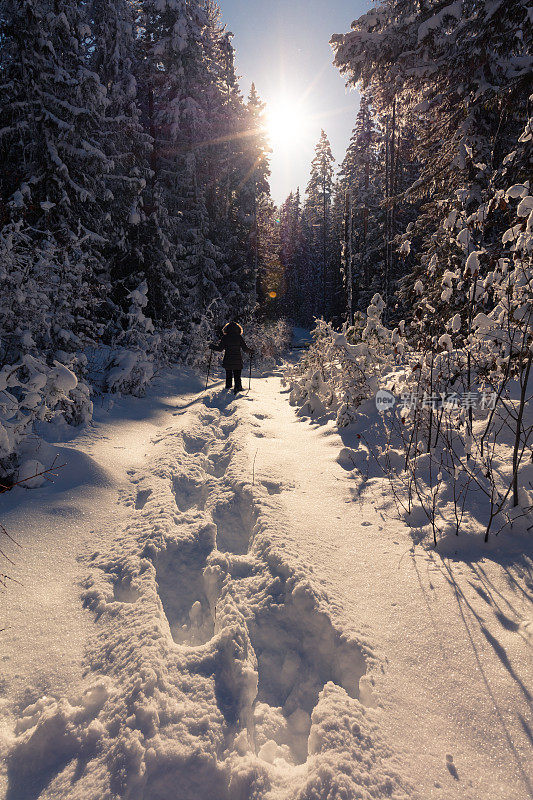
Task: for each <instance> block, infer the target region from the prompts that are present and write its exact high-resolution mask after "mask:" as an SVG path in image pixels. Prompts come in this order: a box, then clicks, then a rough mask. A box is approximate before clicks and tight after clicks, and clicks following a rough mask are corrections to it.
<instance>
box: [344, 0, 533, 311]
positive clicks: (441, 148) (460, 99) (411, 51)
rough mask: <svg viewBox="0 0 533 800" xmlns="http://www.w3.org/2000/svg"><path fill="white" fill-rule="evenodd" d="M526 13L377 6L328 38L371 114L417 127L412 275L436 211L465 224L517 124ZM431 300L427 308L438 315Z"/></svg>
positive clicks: (433, 248)
mask: <svg viewBox="0 0 533 800" xmlns="http://www.w3.org/2000/svg"><path fill="white" fill-rule="evenodd" d="M527 7H528V3H527V1H526V0H510V2H507V3H503V4H499V5H498V6H497V13H496V9H495V6H494V4H493V3H492V2H488V0H462V2H457V3H453V4H449V3H446V2H442V0H438V1H436V2H424V3H423V4H414V3H412V2H411V0H386V1H385V2H382V3H380V5H379V6H377V7H376V8H375V9H373V10H372V11H370V12H368V13H367V14H365V15H363V16H362V17H361V18H360V19H359V20H357V21H356V22H355V23H354V25H353V30H352V31H351V32H350V33H348V34H346V35H344V36H337V37H334V39H333V44H334V47H335V48H336V51H337V53H336V63H337V65H338V66H339V68H340V69H341V70H342V71H343V72H344V73H345V74H347V75H348V77H349V80H350V81H351V82H358V81H361V82H362V84H363V85H364V86H369V87H371V89H372V95H373V99H374V103H375V105H376V108H377V111H378V114H379V115H380V116H381V117H382V118H384V119H385V118H386V117H387V116H389V117H390V116H391V114H392V113H393V111H394V113H395V115H396V119H397V120H400V121H401V122H403V121H404V120H407V119H411V121H412V123H413V124H415V125H416V127H417V136H416V141H415V147H416V156H417V159H418V160H419V162H420V164H421V175H420V178H419V179H418V180H416V181H415V182H414V184H413V185H412V187H411V189H410V190H409V193H410V195H411V196H413V197H419V198H426V200H427V205H426V208H425V209H424V210H423V213H422V214H421V216H420V218H419V221H418V222H417V224H416V225H415V226H414V228H413V229H412V231H411V239H409V240H406V242H407V241H409V242H410V245H408V244H407V243H406V246H405V247H406V249H407V247H408V246H411V248H413V244H414V243H415V242H416V241H417V240H418V241H420V245H419V247H420V251H419V252H418V253H414V254H413V255H414V256H415V258H417V260H418V263H419V265H420V266H419V272H420V273H422V272H423V271H425V270H426V269H427V268H428V265H429V263H430V261H431V259H432V257H433V255H435V253H436V252H437V251H441V250H443V249H445V246H446V242H445V241H444V243H443V246H442V247H441V244H442V241H441V240H442V236H441V235H440V234H438V232H437V229H438V228H439V224H438V221H439V220H440V219H441V218H442V212H443V210H447V211H448V212H452V211H454V210H456V209H457V206H458V205H461V206H462V207H463V209H464V212H465V214H467V215H468V213H469V212H470V210H471V208H472V207H474V206H475V205H476V203H477V204H478V205H479V202H480V201H482V200H483V198H484V194H485V193H486V191H487V189H488V187H489V186H490V183H491V181H492V178H493V175H494V172H495V171H496V170H497V169H498V167H499V166H500V165H501V162H502V159H503V157H504V156H505V154H506V153H507V152H508V151H509V147H508V144H509V143H510V142H512V141H514V140H515V138H516V135H517V132H518V131H519V130H520V127H521V125H522V124H523V121H524V120H523V118H521V117H522V109H523V107H524V106H523V102H522V101H523V100H524V97H525V93H526V92H527V89H528V76H529V74H530V70H531V55H530V53H531V24H530V22H529V21H528V8H527ZM436 220H437V224H436ZM493 233H494V234H496V231H494V232H493ZM495 238H498V237H497V236H496V235H495ZM444 239H445V237H444ZM439 254H440V252H439ZM447 259H448V254H446V255H444V257H442V255H441V258H440V260H438V269H437V272H436V273H435V274H438V275H442V274H443V271H444V270H445V269H446V268H447V266H448V264H447ZM433 263H434V266H435V265H436V262H433ZM418 277H419V275H418V274H415V276H414V278H413V280H412V281H411V286H412V285H413V284H414V283H415V281H416V279H417V278H418ZM412 298H413V295H411V300H412ZM437 299H438V298H437V297H432V298H431V305H432V307H433V308H435V309H437V310H438V304H437V305H435V303H434V302H433V301H434V300H435V301H436V300H437ZM408 302H409V299H408Z"/></svg>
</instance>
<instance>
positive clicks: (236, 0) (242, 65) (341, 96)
mask: <svg viewBox="0 0 533 800" xmlns="http://www.w3.org/2000/svg"><path fill="white" fill-rule="evenodd" d="M220 6H221V10H222V17H223V20H224V22H225V23H226V26H227V28H228V30H231V31H232V32H233V33H234V35H235V38H234V40H233V44H234V46H235V49H236V53H237V71H238V74H239V75H240V76H241V87H242V90H243V93H244V94H245V95H247V94H248V92H249V89H250V84H251V82H252V81H254V82H255V84H256V87H257V89H258V91H259V93H260V95H261V97H262V98H263V100H265V101H266V102H267V103H268V104H269V105H270V106H271V107H272V108H273V109H275V108H276V107H279V102H280V99H281V98H282V97H285V106H284V107H283V108H281V109H279V108H278V117H279V116H280V115H281V117H282V119H283V117H284V116H285V113H286V111H287V112H288V116H289V117H291V122H290V126H289V128H288V130H287V136H280V137H279V139H278V141H277V142H275V146H274V152H273V154H272V179H271V186H272V196H273V198H274V200H275V201H276V202H278V203H279V202H281V201H283V200H284V199H285V197H286V196H287V194H288V193H289V192H290V191H291V190H292V189H295V188H296V186H298V185H299V186H300V187H301V189H302V191H303V190H304V189H305V186H306V185H307V181H308V177H309V165H310V162H311V159H312V157H313V149H314V145H315V144H316V142H317V141H318V137H319V135H320V129H321V128H324V129H325V131H326V133H327V134H328V136H329V138H330V141H331V145H332V149H333V155H334V156H335V158H336V159H337V161H339V160H342V158H343V157H344V153H345V151H346V147H347V144H348V141H349V138H350V133H351V131H352V128H353V125H354V122H355V116H356V114H357V108H358V103H359V96H358V94H357V92H354V91H353V90H352V91H350V92H348V93H347V91H346V89H345V86H344V78H343V77H342V76H341V75H340V73H339V72H338V70H336V69H335V67H333V65H332V59H333V54H332V50H331V48H330V46H329V39H330V37H331V35H332V34H333V33H344V32H346V31H348V30H349V28H350V23H351V22H352V20H353V19H356V18H357V17H358V16H359V15H360V14H362V13H364V11H365V10H366V9H368V8H369V7H370V6H371V0H350V1H348V0H329V2H326V1H325V0H220ZM295 106H297V107H298V109H299V110H298V111H297V112H296V113H295V114H291V113H290V112H291V108H292V107H295ZM300 120H301V125H300V124H299V121H300ZM280 122H281V121H280V119H279V118H278V120H277V123H278V125H277V126H278V128H279V127H280ZM281 127H282V126H281ZM295 127H296V128H298V130H294V129H295Z"/></svg>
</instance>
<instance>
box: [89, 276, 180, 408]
mask: <svg viewBox="0 0 533 800" xmlns="http://www.w3.org/2000/svg"><path fill="white" fill-rule="evenodd" d="M147 295H148V285H147V283H146V281H144V282H143V283H142V284H141V285H140V286H139V287H138V288H137V289H134V290H133V291H132V292H130V294H129V295H128V297H129V299H130V301H131V305H130V308H129V311H128V314H127V315H126V317H127V319H126V329H125V330H124V332H123V333H122V334H121V335H120V336H118V337H117V339H116V341H115V343H114V347H113V348H111V349H110V351H109V357H108V362H107V364H106V366H105V367H104V381H103V390H104V391H107V392H120V393H123V394H133V395H142V394H143V393H144V391H145V390H146V387H147V386H148V384H149V383H150V381H151V380H152V379H153V377H154V375H155V373H156V370H157V368H158V366H159V365H161V364H163V363H165V362H166V363H168V362H170V361H172V360H177V357H178V355H179V347H180V344H181V339H182V334H181V333H180V332H178V331H175V330H169V331H158V332H156V331H155V329H154V325H153V322H152V320H151V319H150V318H149V317H146V316H145V314H144V309H145V308H146V306H147V305H148V296H147Z"/></svg>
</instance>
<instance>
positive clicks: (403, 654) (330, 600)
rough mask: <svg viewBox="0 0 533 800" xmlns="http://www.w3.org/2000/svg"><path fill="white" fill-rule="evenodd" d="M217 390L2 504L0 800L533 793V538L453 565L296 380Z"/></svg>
mask: <svg viewBox="0 0 533 800" xmlns="http://www.w3.org/2000/svg"><path fill="white" fill-rule="evenodd" d="M201 388H202V387H201V385H200V383H198V381H196V380H195V379H194V377H192V376H191V375H190V374H186V373H180V374H177V373H176V374H174V375H170V376H167V377H166V378H165V379H164V380H163V379H162V380H160V381H159V382H158V383H157V385H156V386H154V387H153V388H152V389H151V390H150V393H149V395H148V396H147V397H146V398H144V399H142V400H135V399H123V400H119V401H118V402H117V403H116V405H115V406H114V407H113V408H112V409H111V410H110V411H109V410H107V409H101V410H100V411H99V413H98V414H97V420H96V422H95V424H94V425H93V426H92V427H91V428H90V429H89V430H88V431H86V432H85V433H83V434H82V435H80V436H78V437H77V438H75V439H73V440H72V441H70V442H64V443H63V444H60V445H59V444H54V445H53V446H51V447H50V450H46V452H43V453H42V454H41V455H42V459H41V460H43V459H45V458H46V457H48V458H50V457H53V454H54V453H56V452H59V453H60V456H61V459H62V460H63V461H65V462H66V464H67V466H66V467H65V468H64V469H63V470H62V471H61V473H60V475H59V478H58V480H57V482H56V484H55V485H54V486H53V487H46V486H45V487H42V488H39V489H33V490H31V491H28V490H24V489H16V490H15V491H14V492H12V493H11V494H10V495H9V496H7V498H3V511H2V518H1V521H2V522H3V524H4V525H5V526H6V528H7V529H8V530H9V531H10V533H12V534H13V535H16V538H17V539H18V541H19V542H20V544H21V545H22V550H20V551H19V550H17V549H16V548H15V547H14V546H9V547H8V554H9V555H10V556H11V557H12V558H13V559H14V560H15V562H16V566H15V567H12V568H10V572H11V575H12V576H13V577H14V578H16V579H17V580H18V581H20V584H18V583H13V584H10V585H9V589H8V592H7V593H6V594H4V596H3V597H2V609H1V616H0V628H4V630H3V632H2V633H1V634H0V636H1V650H0V652H1V655H0V658H1V659H2V673H1V677H0V715H1V716H0V749H1V751H2V753H4V754H6V756H7V757H6V759H5V761H4V764H3V767H2V773H1V774H0V786H1V787H2V797H4V798H5V799H6V800H37V798H41V800H45V798H65V799H66V798H68V799H69V800H78V798H79V799H80V800H81V798H83V800H105V799H106V798H111V797H126V798H131V800H141V799H142V800H193V798H194V800H252V799H253V800H285V799H286V800H289V799H291V800H294V799H295V798H299V800H311V798H313V800H326V798H327V800H349V799H351V798H353V799H354V800H355V798H365V800H366V799H368V798H394V799H395V800H399V799H400V798H421V800H429V798H443V799H444V798H450V799H451V798H461V799H462V798H465V800H466V799H467V798H468V800H485V799H486V798H498V800H522V799H523V798H528V797H530V796H532V785H533V774H532V769H531V765H532V763H533V762H532V758H531V756H532V741H533V735H532V732H531V731H532V727H533V722H532V717H531V713H530V710H529V708H530V704H531V692H532V691H533V688H532V680H531V679H532V670H531V663H532V662H531V633H532V623H531V618H532V611H531V590H532V588H533V585H532V583H533V573H532V568H531V563H532V562H531V558H530V557H528V556H527V554H525V548H526V547H527V545H526V544H525V541H524V540H523V539H522V540H519V539H516V538H511V537H509V536H507V538H503V537H504V536H505V535H504V534H502V535H501V536H500V537H499V539H498V540H494V541H493V542H491V543H489V545H488V546H484V545H482V544H481V543H480V542H471V541H469V542H468V543H467V541H466V537H464V539H463V538H461V537H459V539H458V540H457V542H453V543H451V544H450V543H448V544H447V549H446V552H445V553H440V554H437V553H435V552H434V551H432V550H431V549H430V548H428V547H425V546H424V545H423V544H416V543H414V540H413V536H412V531H410V530H409V529H408V528H407V527H406V526H405V525H404V524H403V523H401V522H399V521H397V519H396V517H395V513H394V506H393V505H392V504H391V502H390V500H389V499H388V497H387V495H386V493H385V487H384V484H383V482H382V481H381V479H379V478H371V477H370V478H369V479H368V480H366V481H364V482H363V481H362V480H361V478H360V477H358V475H357V474H356V473H355V472H354V470H353V469H351V467H352V466H353V465H351V464H349V463H346V460H345V459H344V458H343V455H342V452H343V448H344V447H345V446H350V444H351V442H350V436H353V435H355V432H354V431H350V432H346V433H345V434H343V437H342V438H341V436H340V435H339V433H338V432H337V431H336V430H335V429H334V427H333V424H330V423H328V424H325V425H317V424H314V423H312V422H310V421H309V420H307V419H302V418H301V417H298V416H297V415H296V414H295V410H294V409H293V408H292V407H291V406H290V405H289V403H288V394H287V392H286V390H285V389H284V388H283V386H282V384H281V378H280V375H277V374H274V375H272V376H270V377H268V378H263V379H257V380H254V382H253V384H252V391H251V392H250V394H249V395H244V396H241V397H239V398H237V399H234V398H233V396H232V395H227V394H226V393H225V391H224V390H223V389H222V385H221V384H220V383H218V384H216V385H215V386H214V387H213V388H211V389H210V390H209V391H208V392H207V394H199V391H200V390H201ZM459 548H461V549H460V550H459ZM4 549H5V548H4ZM530 556H531V551H530Z"/></svg>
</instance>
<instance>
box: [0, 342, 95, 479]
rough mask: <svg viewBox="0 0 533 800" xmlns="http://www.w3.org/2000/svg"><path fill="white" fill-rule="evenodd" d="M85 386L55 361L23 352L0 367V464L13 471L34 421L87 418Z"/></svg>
mask: <svg viewBox="0 0 533 800" xmlns="http://www.w3.org/2000/svg"><path fill="white" fill-rule="evenodd" d="M91 415H92V402H91V400H90V392H89V388H88V386H87V385H86V384H85V383H83V382H80V381H78V378H77V377H76V375H75V374H74V372H73V370H72V364H71V365H70V366H69V367H67V366H66V365H65V364H62V363H60V362H59V361H54V363H53V365H52V366H50V365H49V364H47V363H46V362H45V361H44V360H43V359H40V358H37V357H36V356H32V355H30V354H29V353H26V354H25V355H24V356H22V357H21V359H20V360H19V361H18V362H17V363H15V364H6V365H5V366H4V367H3V368H2V369H1V370H0V465H1V469H2V472H3V473H4V474H9V473H11V472H12V471H13V469H14V468H15V466H16V463H17V456H18V453H19V449H20V447H21V443H22V442H23V440H24V439H25V437H27V436H28V434H30V433H31V432H32V430H33V426H34V424H35V423H36V422H38V421H43V422H50V421H60V420H63V421H65V422H68V423H70V424H81V423H83V422H86V421H87V420H88V419H90V417H91Z"/></svg>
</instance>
